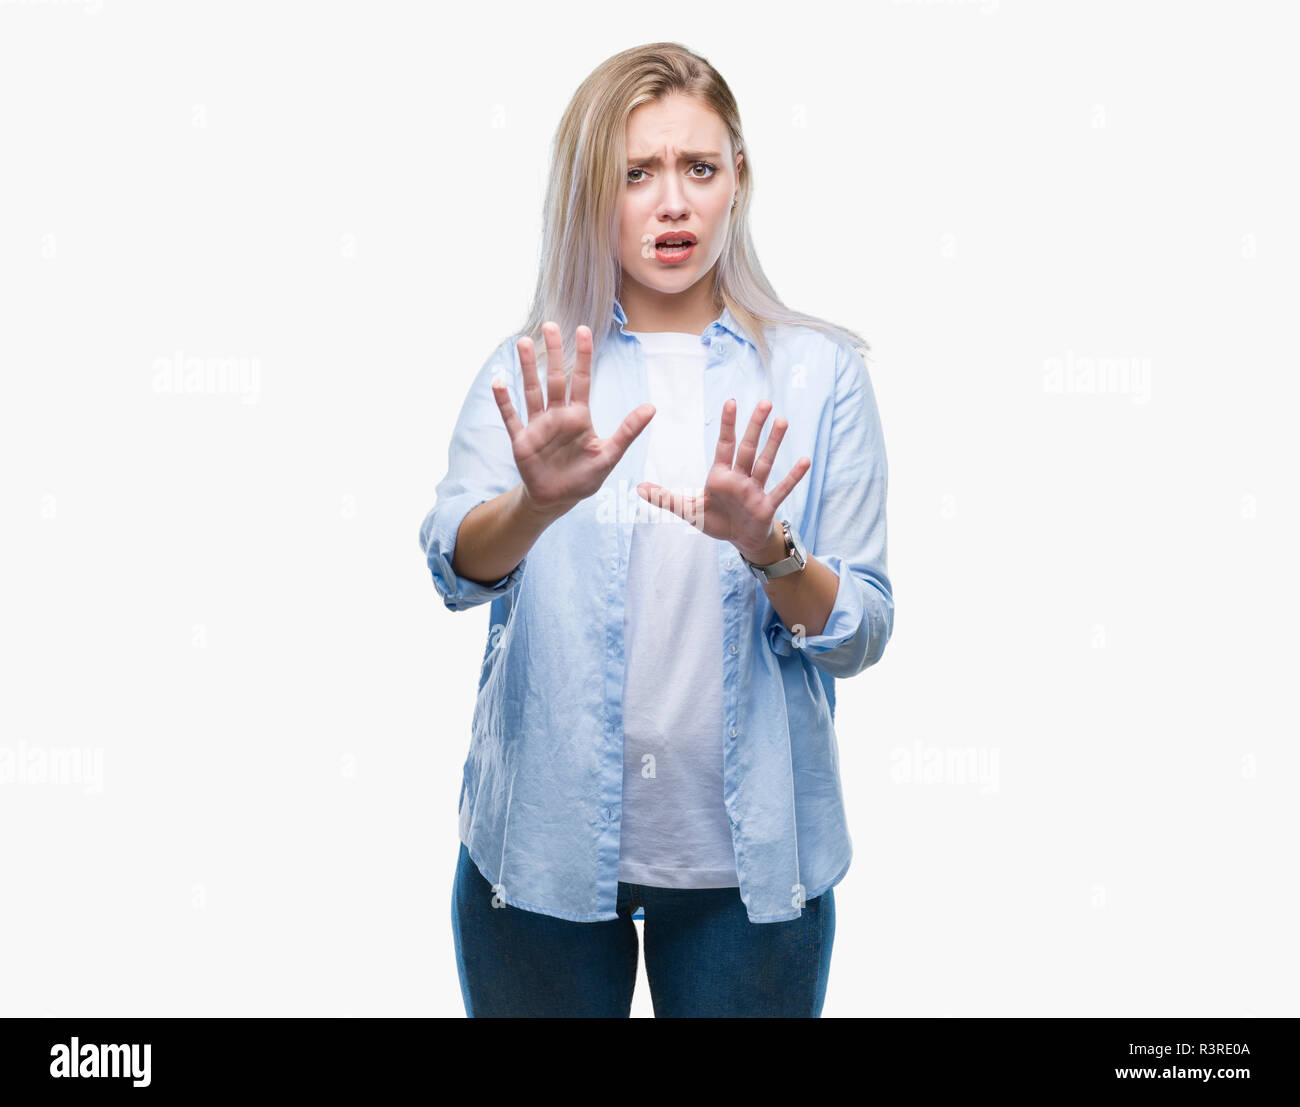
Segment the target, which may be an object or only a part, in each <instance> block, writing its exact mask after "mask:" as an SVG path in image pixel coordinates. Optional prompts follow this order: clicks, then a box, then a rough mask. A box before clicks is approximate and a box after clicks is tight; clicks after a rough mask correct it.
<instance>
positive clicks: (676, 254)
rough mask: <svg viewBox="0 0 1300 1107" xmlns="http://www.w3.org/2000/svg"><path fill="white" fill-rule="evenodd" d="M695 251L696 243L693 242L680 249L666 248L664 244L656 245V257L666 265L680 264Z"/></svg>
mask: <svg viewBox="0 0 1300 1107" xmlns="http://www.w3.org/2000/svg"><path fill="white" fill-rule="evenodd" d="M694 252H695V243H693V242H692V243H691V244H690V245H689V246H686V247H684V248H682V249H680V250H665V249H664V248H663V247H662V246H656V247H655V258H656V259H658V260H659V261H662V262H663V263H664V264H665V265H678V264H680V263H681V262H683V261H685V260H686V259H687V258H688V257H690V256H691V254H693V253H694Z"/></svg>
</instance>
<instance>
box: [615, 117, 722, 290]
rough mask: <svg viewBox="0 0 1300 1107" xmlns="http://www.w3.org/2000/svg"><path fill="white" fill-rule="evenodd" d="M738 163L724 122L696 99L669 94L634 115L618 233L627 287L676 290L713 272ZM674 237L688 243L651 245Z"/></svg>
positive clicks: (629, 129) (629, 139)
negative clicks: (629, 282)
mask: <svg viewBox="0 0 1300 1107" xmlns="http://www.w3.org/2000/svg"><path fill="white" fill-rule="evenodd" d="M742 160H743V155H742V154H736V155H734V157H733V156H732V153H731V142H730V138H729V136H728V134H727V128H726V126H725V125H724V124H723V122H722V119H721V118H720V117H719V116H718V115H717V114H715V113H714V112H713V111H712V109H710V108H708V107H706V106H705V105H704V104H702V103H701V102H700V101H699V100H697V99H695V98H694V97H690V96H683V95H681V94H680V93H674V94H673V95H671V96H667V97H665V98H664V99H662V100H658V101H656V102H654V103H650V104H642V105H641V106H640V107H638V108H636V109H635V110H634V111H633V112H632V114H631V116H630V117H629V118H628V123H627V166H628V173H627V183H626V185H625V186H624V190H623V200H622V222H621V231H620V234H619V254H620V260H621V261H622V264H623V279H624V281H625V282H626V281H628V280H631V281H634V282H635V283H637V284H640V285H643V286H645V287H646V288H647V289H650V290H653V291H654V292H660V293H669V294H671V293H679V292H684V291H686V289H688V288H690V287H691V286H692V285H693V284H695V282H696V281H698V280H699V279H700V278H701V277H702V276H704V275H705V274H706V273H708V272H710V271H711V270H712V269H713V266H714V263H715V262H716V261H717V260H718V258H719V257H720V256H721V254H722V247H723V244H724V243H725V242H726V237H727V230H728V227H729V226H730V223H731V214H732V207H731V201H732V199H733V198H734V197H735V195H736V188H737V182H738V181H739V172H740V163H741V161H742ZM674 237H678V238H684V239H688V240H693V244H692V245H688V246H685V247H678V248H673V247H668V246H664V245H662V244H659V245H656V240H658V241H659V242H660V243H662V240H664V239H665V238H668V239H671V238H674Z"/></svg>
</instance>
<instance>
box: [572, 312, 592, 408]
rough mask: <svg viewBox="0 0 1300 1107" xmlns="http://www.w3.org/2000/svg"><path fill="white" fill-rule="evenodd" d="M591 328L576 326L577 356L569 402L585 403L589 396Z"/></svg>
mask: <svg viewBox="0 0 1300 1107" xmlns="http://www.w3.org/2000/svg"><path fill="white" fill-rule="evenodd" d="M591 345H592V343H591V328H590V327H587V326H581V327H579V328H578V356H577V359H576V360H575V361H574V363H573V387H572V388H571V389H569V402H570V403H574V404H585V403H586V402H587V401H588V399H589V398H590V396H591Z"/></svg>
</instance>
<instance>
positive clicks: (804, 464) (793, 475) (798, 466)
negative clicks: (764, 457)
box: [770, 457, 812, 511]
mask: <svg viewBox="0 0 1300 1107" xmlns="http://www.w3.org/2000/svg"><path fill="white" fill-rule="evenodd" d="M811 468H812V462H811V461H809V460H808V459H807V458H806V457H801V458H800V459H799V460H798V461H796V462H795V463H794V468H793V469H791V470H790V471H789V472H788V473H786V475H785V478H784V479H783V480H782V481H781V483H780V484H778V485H777V486H776V487H775V488H773V489H772V491H771V493H770V495H771V497H772V509H773V511H775V510H776V508H778V507H780V506H781V501H782V500H784V499H785V498H786V497H787V496H788V495H790V493H791V491H792V490H793V489H794V486H795V485H796V484H798V483H799V482H800V481H801V480H802V479H803V475H804V474H805V473H806V472H808V470H809V469H811Z"/></svg>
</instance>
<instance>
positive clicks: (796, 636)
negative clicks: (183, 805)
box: [420, 42, 894, 1017]
mask: <svg viewBox="0 0 1300 1107" xmlns="http://www.w3.org/2000/svg"><path fill="white" fill-rule="evenodd" d="M553 158H554V160H553V166H552V173H551V180H550V186H549V189H548V193H547V198H546V209H545V227H544V229H543V251H542V260H541V265H540V272H539V274H538V282H537V291H536V297H535V299H534V302H533V306H532V312H531V315H530V317H529V318H528V320H527V321H526V322H525V324H524V326H523V327H522V328H521V330H520V331H519V332H517V333H516V334H512V335H511V336H510V337H509V338H507V339H505V340H504V341H502V342H501V344H500V345H498V346H497V347H496V349H495V350H494V351H492V353H491V354H490V356H489V357H488V358H487V360H486V362H485V363H484V364H483V366H482V368H481V370H480V371H479V373H478V374H477V376H476V378H475V379H474V381H473V384H472V385H471V386H470V389H469V394H468V396H467V398H466V400H465V403H464V406H463V408H462V409H461V412H460V416H459V419H458V421H457V423H456V427H455V430H454V433H453V437H452V442H451V447H450V451H449V466H448V471H447V474H446V476H445V477H444V478H443V480H442V481H441V482H440V483H439V485H438V487H437V490H436V506H435V507H434V508H433V509H432V511H430V512H429V514H428V515H427V517H426V518H425V520H424V523H423V526H422V527H421V531H420V544H421V548H422V550H423V551H424V553H425V556H426V558H427V562H428V566H429V569H430V570H431V572H432V575H433V581H434V584H435V586H436V588H437V590H438V592H439V594H440V595H441V596H442V597H443V600H444V602H445V604H446V606H447V607H448V608H450V609H451V610H453V611H463V610H466V609H468V608H471V607H475V606H477V605H479V604H483V603H490V604H491V609H490V610H491V618H490V629H489V633H488V640H487V644H486V648H485V650H484V654H483V661H482V669H481V674H480V677H479V684H478V698H477V703H476V706H475V710H474V721H473V727H472V735H471V740H470V747H469V756H468V758H467V759H466V762H465V769H464V774H463V779H462V785H461V792H460V800H459V820H460V842H461V845H460V860H459V866H458V869H457V872H456V877H455V884H454V888H453V898H452V924H453V932H454V935H455V944H456V954H457V960H458V965H459V970H460V981H461V988H462V993H463V997H464V1001H465V1009H466V1013H467V1014H468V1015H470V1016H471V1017H483V1016H533V1017H564V1016H588V1017H591V1016H597V1017H626V1016H627V1015H628V1014H629V1013H630V1010H631V1001H632V992H633V987H634V984H635V981H636V975H637V937H636V929H635V924H634V923H633V921H632V919H633V914H634V912H640V913H641V914H640V917H642V918H643V919H644V936H645V962H646V975H647V978H648V980H649V984H650V990H651V997H652V1000H653V1004H654V1011H655V1015H656V1016H657V1017H699V1016H730V1017H738V1016H782V1017H790V1016H796V1017H817V1016H819V1015H820V1013H821V1008H822V1002H823V998H824V996H825V991H826V982H827V974H828V972H829V968H830V956H831V945H832V941H833V938H834V933H835V905H834V896H833V893H832V886H833V885H834V884H836V883H837V882H838V881H839V880H840V879H841V878H842V877H843V876H844V874H845V872H846V871H847V870H848V867H849V859H850V856H851V854H852V845H851V842H850V838H849V831H848V826H847V824H846V821H845V814H844V802H843V797H842V794H841V787H840V779H839V756H838V752H837V745H836V733H835V728H834V710H835V679H836V678H837V677H840V678H843V677H850V676H853V675H855V674H857V673H860V672H861V671H862V670H863V669H865V668H867V667H868V666H870V665H872V664H874V663H875V662H876V661H878V660H879V659H880V657H881V654H882V652H883V651H884V648H885V644H886V643H887V642H888V640H889V637H890V634H891V633H892V630H893V618H894V603H893V594H892V590H891V587H890V583H889V577H888V575H887V572H886V563H885V495H886V484H887V479H888V472H887V467H886V461H885V446H884V440H883V437H882V434H881V427H880V420H879V417H878V414H877V410H876V403H875V396H874V393H873V391H872V387H871V382H870V379H869V377H868V374H867V368H866V365H865V363H864V361H863V358H862V355H861V352H860V349H864V348H865V344H864V343H862V341H861V339H860V338H859V337H858V336H857V335H856V334H854V333H853V332H852V331H847V330H844V329H842V328H839V327H835V326H833V325H831V324H829V323H826V322H823V321H821V320H819V319H817V318H814V317H812V316H807V315H802V314H800V313H797V312H794V311H791V310H790V309H788V308H786V307H785V306H784V305H783V304H782V303H781V301H780V300H779V299H778V298H777V295H776V293H775V292H774V291H773V289H772V287H771V285H769V284H768V281H767V279H766V277H765V276H764V275H763V271H762V268H761V267H760V265H759V263H758V258H757V255H756V253H755V250H754V246H753V243H752V242H751V241H750V236H749V231H748V226H747V212H748V208H749V202H750V197H751V195H752V190H753V182H754V171H753V165H752V163H751V160H750V157H749V154H748V151H747V150H746V149H745V145H744V140H743V136H742V131H741V126H740V116H739V112H738V109H737V107H736V103H735V100H734V99H733V97H732V95H731V92H730V90H729V89H728V87H727V85H726V83H725V82H724V81H723V79H722V77H721V76H720V75H719V74H718V73H717V72H716V71H715V70H714V68H713V67H712V66H711V65H710V64H709V63H708V62H707V61H706V60H705V59H704V58H702V57H700V56H698V55H697V54H694V53H692V52H691V51H690V50H687V49H686V48H684V47H682V46H680V45H677V44H676V43H663V42H660V43H653V44H650V45H646V46H639V47H636V48H635V49H631V50H626V51H624V52H622V53H620V54H617V55H615V56H614V57H612V58H610V59H608V60H607V61H605V62H604V63H602V64H601V65H600V66H599V67H598V68H597V69H596V70H595V71H594V72H593V73H592V74H591V75H590V76H589V77H588V78H587V79H586V80H585V81H584V82H583V83H582V85H581V87H580V88H579V89H578V90H577V92H576V93H575V94H574V97H573V99H572V102H571V103H570V104H569V106H568V109H567V110H566V112H565V114H564V117H563V120H562V121H561V123H560V126H559V130H558V132H557V134H556V138H555V145H554V151H553ZM539 358H540V359H541V362H540V363H539ZM772 416H775V418H773V419H772V422H771V426H770V430H769V431H768V432H767V434H766V436H764V433H763V432H764V428H765V427H766V426H767V425H768V420H769V418H770V417H772ZM853 737H854V739H855V740H858V741H862V740H865V739H867V738H869V736H866V735H862V734H855V735H854V736H853Z"/></svg>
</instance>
